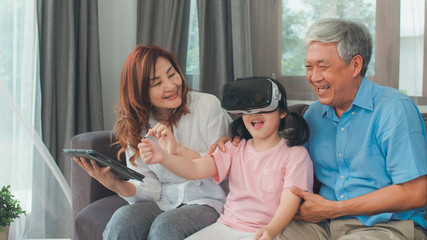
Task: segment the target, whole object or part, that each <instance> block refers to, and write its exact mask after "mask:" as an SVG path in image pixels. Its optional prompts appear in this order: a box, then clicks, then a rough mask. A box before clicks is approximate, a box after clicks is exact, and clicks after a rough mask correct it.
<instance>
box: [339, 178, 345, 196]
mask: <svg viewBox="0 0 427 240" xmlns="http://www.w3.org/2000/svg"><path fill="white" fill-rule="evenodd" d="M340 178H344V176H343V175H341V176H340ZM341 196H342V195H341Z"/></svg>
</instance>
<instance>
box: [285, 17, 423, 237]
mask: <svg viewBox="0 0 427 240" xmlns="http://www.w3.org/2000/svg"><path fill="white" fill-rule="evenodd" d="M305 44H306V46H307V53H306V58H305V66H306V69H307V80H308V81H309V83H310V84H311V86H312V87H313V90H314V91H315V92H316V94H317V96H318V101H317V102H315V103H313V104H312V105H311V106H310V107H309V109H308V110H307V112H306V113H305V115H304V118H305V119H306V120H307V123H308V125H309V127H310V131H311V135H310V138H309V141H308V144H307V149H308V151H309V153H310V156H311V158H312V160H313V164H314V165H313V166H314V171H315V175H316V177H317V178H318V180H319V181H320V182H321V188H320V192H319V195H317V194H313V193H309V192H304V191H302V190H300V189H297V188H295V189H293V192H294V193H296V194H297V195H299V196H300V197H301V198H302V199H303V203H302V205H301V206H300V209H299V211H298V213H297V216H296V217H295V220H296V221H293V222H292V223H291V224H290V225H289V226H288V227H287V228H286V229H285V230H284V232H283V233H282V235H281V236H280V238H279V239H299V240H300V239H310V240H312V239H427V237H426V235H425V234H426V229H427V221H426V219H425V218H424V215H425V214H426V212H425V206H426V204H427V146H426V144H427V140H426V130H425V127H424V123H423V119H422V118H421V115H420V113H419V111H418V108H417V106H416V105H415V104H414V102H413V101H412V100H411V99H410V98H409V97H408V96H406V95H404V94H403V93H401V92H399V91H398V90H396V89H393V88H389V87H383V86H380V85H378V84H376V83H373V82H371V81H370V80H369V79H368V78H366V77H365V74H366V70H367V66H368V63H369V61H370V58H371V52H372V38H371V35H370V33H369V31H368V30H367V29H366V27H365V26H363V25H362V24H359V23H356V22H353V21H348V20H341V19H324V20H320V21H318V22H316V23H314V24H313V25H312V26H311V27H310V29H309V31H308V33H307V35H306V37H305Z"/></svg>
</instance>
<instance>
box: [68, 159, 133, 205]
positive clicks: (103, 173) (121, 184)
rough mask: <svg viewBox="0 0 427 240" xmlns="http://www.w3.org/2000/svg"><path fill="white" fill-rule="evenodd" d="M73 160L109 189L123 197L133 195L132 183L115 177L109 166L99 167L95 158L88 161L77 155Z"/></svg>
mask: <svg viewBox="0 0 427 240" xmlns="http://www.w3.org/2000/svg"><path fill="white" fill-rule="evenodd" d="M74 160H75V161H76V162H77V164H79V165H80V166H81V167H82V168H83V169H84V170H86V172H87V173H88V174H89V175H90V176H91V177H93V178H95V179H96V180H98V182H100V183H101V184H102V185H104V186H105V187H106V188H108V189H110V190H111V191H113V192H116V193H117V194H120V195H122V196H125V197H130V196H134V195H135V194H136V188H135V186H134V185H133V184H132V183H129V182H127V181H124V180H121V179H118V178H116V175H115V174H114V173H113V172H112V171H111V169H110V168H109V167H100V166H99V165H98V164H97V163H96V162H95V160H91V161H88V160H86V159H85V158H77V157H75V158H74Z"/></svg>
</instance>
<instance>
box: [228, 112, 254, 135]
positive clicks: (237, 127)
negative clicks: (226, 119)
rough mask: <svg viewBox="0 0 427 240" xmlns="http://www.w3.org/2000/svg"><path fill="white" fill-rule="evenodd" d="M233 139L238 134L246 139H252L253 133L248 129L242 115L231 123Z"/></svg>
mask: <svg viewBox="0 0 427 240" xmlns="http://www.w3.org/2000/svg"><path fill="white" fill-rule="evenodd" d="M230 133H231V139H234V137H236V136H240V137H242V138H244V139H251V138H252V135H251V134H250V133H249V131H248V129H246V126H245V123H244V122H243V118H242V116H240V117H238V118H237V119H236V120H234V121H233V122H232V123H231V124H230Z"/></svg>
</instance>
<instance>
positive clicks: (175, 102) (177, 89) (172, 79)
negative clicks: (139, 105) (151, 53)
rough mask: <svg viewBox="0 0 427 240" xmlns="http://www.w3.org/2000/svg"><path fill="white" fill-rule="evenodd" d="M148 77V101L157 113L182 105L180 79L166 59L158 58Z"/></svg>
mask: <svg viewBox="0 0 427 240" xmlns="http://www.w3.org/2000/svg"><path fill="white" fill-rule="evenodd" d="M155 73H156V74H155V75H154V72H152V73H151V75H150V89H149V91H148V93H149V95H150V101H151V104H152V105H153V107H154V108H156V109H157V110H158V111H162V110H166V109H167V110H171V109H176V108H178V107H179V106H181V104H182V99H181V94H182V78H181V76H180V75H179V73H178V72H177V71H176V70H175V68H174V67H173V66H172V64H171V62H170V61H169V60H167V59H166V58H162V57H160V58H159V59H158V60H157V62H156V67H155Z"/></svg>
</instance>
